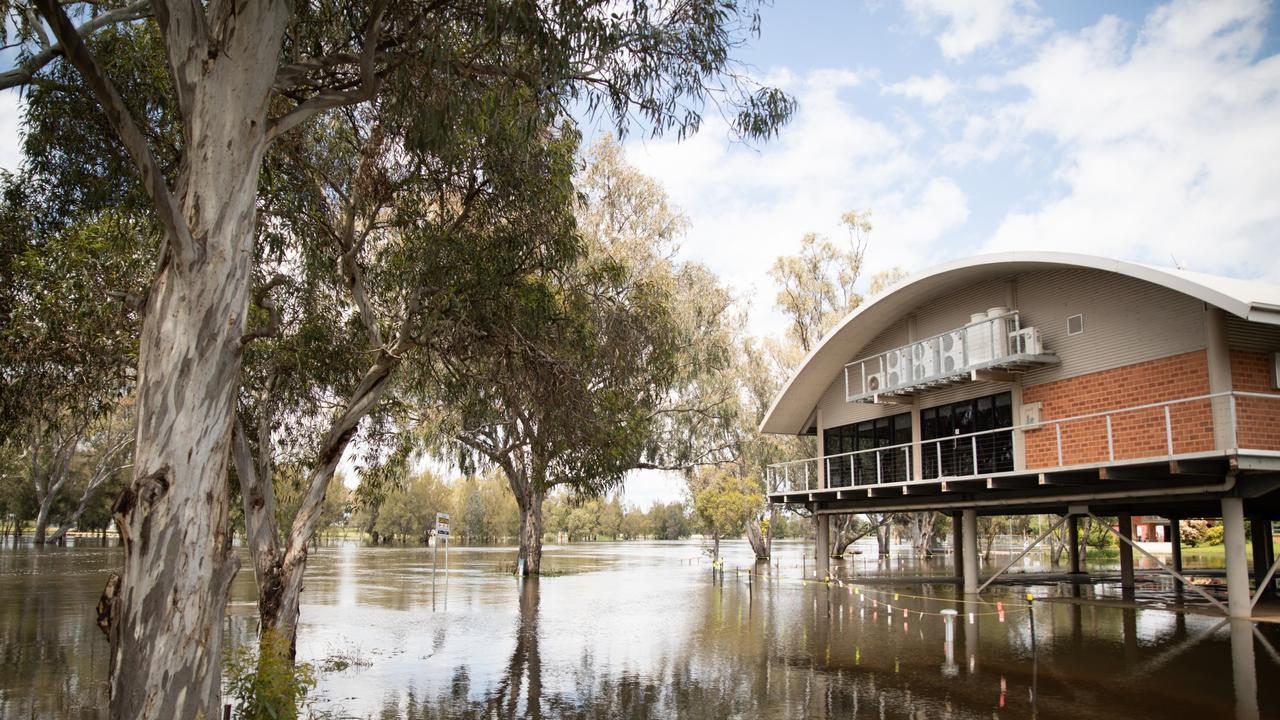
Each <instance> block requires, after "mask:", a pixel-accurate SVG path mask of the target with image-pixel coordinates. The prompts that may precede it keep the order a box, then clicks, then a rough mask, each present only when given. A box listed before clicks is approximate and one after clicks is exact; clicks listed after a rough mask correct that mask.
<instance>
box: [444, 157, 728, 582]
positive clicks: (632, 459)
mask: <svg viewBox="0 0 1280 720" xmlns="http://www.w3.org/2000/svg"><path fill="white" fill-rule="evenodd" d="M577 186H578V188H579V189H580V190H582V196H583V199H582V202H581V203H580V204H579V206H578V208H577V217H578V218H579V221H580V223H581V231H582V235H583V242H584V251H583V253H582V255H581V257H580V259H579V260H578V261H577V262H576V263H573V264H571V265H569V266H567V267H565V268H563V269H561V270H558V271H553V272H547V273H544V274H542V275H541V276H538V277H531V278H530V279H529V284H528V286H527V287H526V291H525V293H524V294H523V295H522V296H518V297H517V301H516V302H515V303H514V304H513V305H512V306H511V307H510V308H509V309H508V310H507V311H506V312H505V313H503V315H502V316H500V317H498V318H495V320H497V321H499V322H496V323H495V325H494V326H493V327H492V328H490V329H489V331H488V332H487V334H486V336H485V337H484V338H483V340H481V341H479V342H477V343H475V345H474V348H473V352H469V353H461V354H458V355H454V356H449V357H444V358H442V359H441V362H440V364H439V365H438V366H437V367H435V368H433V369H431V370H430V372H432V373H433V375H434V377H435V378H437V380H436V381H435V385H436V386H438V387H439V388H440V391H441V393H442V394H441V395H439V396H438V397H437V398H436V399H435V400H434V406H435V408H436V409H437V415H436V422H437V423H438V425H437V426H435V427H433V428H432V431H440V432H443V433H447V434H448V435H450V436H452V437H453V438H454V439H455V440H456V443H457V445H460V446H461V447H462V448H463V449H464V450H465V451H469V452H466V453H464V456H465V457H467V458H468V459H469V460H477V461H479V462H481V463H484V464H492V465H495V466H497V467H498V468H500V469H501V470H502V471H503V473H504V474H505V475H506V477H507V481H508V483H509V484H510V486H511V490H512V493H513V494H514V495H515V498H516V503H517V505H518V507H519V509H520V514H521V532H520V549H519V555H518V559H519V560H520V561H523V567H524V570H525V571H526V572H529V573H538V572H540V569H541V558H542V535H543V529H544V522H543V513H542V506H543V502H544V501H545V499H546V497H547V494H548V492H550V491H551V490H552V489H553V488H556V487H560V486H566V487H567V488H568V489H569V492H570V494H571V495H572V496H573V497H575V498H579V499H581V498H590V497H598V496H600V495H602V494H604V493H606V492H608V491H609V490H611V489H613V488H615V487H616V486H618V485H619V484H620V483H621V482H622V480H623V478H624V477H625V475H626V474H627V473H628V472H630V471H633V470H637V469H641V470H667V471H682V470H683V471H687V470H689V469H691V468H694V467H698V466H702V465H708V464H715V463H719V462H723V461H725V460H727V459H731V458H732V453H733V452H734V450H735V449H736V444H735V443H734V436H733V433H732V425H733V422H734V421H735V413H736V412H737V403H736V398H735V392H736V388H735V387H734V386H733V384H732V382H731V379H730V378H728V376H727V373H726V372H725V371H726V370H727V369H728V367H729V365H730V363H731V360H732V351H733V346H732V342H731V341H732V337H733V333H732V327H731V323H732V318H731V316H730V315H729V312H728V311H729V309H730V301H731V298H730V296H729V294H728V293H727V292H726V291H725V290H724V289H723V288H722V287H721V286H720V284H719V282H718V280H717V279H716V278H715V276H714V275H713V274H712V273H710V271H708V270H707V269H706V268H704V267H702V266H700V265H697V264H695V263H681V262H677V261H675V260H674V259H673V257H674V252H675V240H676V238H677V236H678V233H679V232H680V231H681V229H682V228H683V225H684V222H683V219H682V218H681V216H680V215H679V214H678V213H677V212H676V211H674V210H673V209H672V208H670V206H669V205H668V203H667V201H666V198H665V194H664V193H663V192H662V190H661V187H660V186H658V185H657V184H656V183H654V182H653V181H652V180H650V179H649V178H646V177H644V176H643V175H641V174H639V173H638V172H636V171H635V170H634V169H632V168H630V167H628V166H626V165H625V163H623V162H622V159H621V155H620V153H619V151H618V148H617V146H616V144H614V143H613V142H612V141H611V140H603V141H600V142H597V143H596V144H595V145H594V146H593V147H592V149H591V150H590V152H589V153H588V154H587V166H586V169H585V170H584V172H583V173H582V174H581V175H580V176H579V178H578V185H577Z"/></svg>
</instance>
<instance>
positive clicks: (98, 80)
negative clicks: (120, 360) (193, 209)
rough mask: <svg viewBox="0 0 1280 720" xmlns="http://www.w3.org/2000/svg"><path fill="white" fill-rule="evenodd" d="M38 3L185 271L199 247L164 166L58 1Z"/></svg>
mask: <svg viewBox="0 0 1280 720" xmlns="http://www.w3.org/2000/svg"><path fill="white" fill-rule="evenodd" d="M35 3H36V7H37V8H38V9H39V10H40V14H41V15H43V16H44V18H45V20H47V21H48V22H49V25H50V27H52V28H53V34H54V35H55V36H56V37H57V38H58V42H59V43H61V44H62V47H63V48H64V51H63V52H64V53H65V54H66V57H67V60H68V61H69V62H70V63H71V64H72V65H74V66H75V68H76V69H77V70H79V71H80V75H81V76H82V77H83V78H84V80H85V84H87V85H88V86H89V89H90V90H92V91H93V95H94V97H96V98H97V100H98V104H99V105H101V106H102V111H103V113H104V114H105V115H106V117H107V122H108V123H110V125H111V127H112V129H114V130H115V131H116V135H117V136H119V138H120V142H122V143H123V144H124V147H125V150H126V151H128V153H129V157H130V158H132V159H133V164H134V165H136V166H137V168H138V172H140V173H141V174H142V185H143V187H144V188H145V189H146V191H147V197H148V198H150V200H151V204H152V206H153V207H154V208H155V211H156V216H157V218H158V219H159V221H160V226H161V227H162V228H163V229H164V233H165V239H166V240H167V241H168V242H169V243H171V246H170V247H171V250H172V251H173V252H174V253H175V255H176V258H177V260H178V261H179V267H180V268H181V269H183V270H185V269H186V268H187V267H188V266H189V265H190V264H191V263H192V262H193V261H194V260H195V257H196V253H195V244H194V243H193V242H192V239H191V233H190V231H189V229H188V228H187V225H186V222H185V221H184V220H183V218H182V211H181V210H180V209H179V208H178V204H177V202H176V200H175V199H174V197H173V193H171V192H170V191H169V186H168V185H167V184H166V183H165V179H164V173H163V171H162V170H161V168H160V163H159V162H158V161H157V160H156V158H155V155H153V154H152V153H151V148H150V146H148V145H147V141H146V138H145V136H143V134H142V131H141V130H140V129H139V128H138V124H137V123H136V122H135V121H134V119H133V115H132V114H131V113H130V112H129V107H128V105H126V104H125V102H124V98H122V97H120V93H119V92H118V91H117V90H116V88H115V85H113V84H112V83H111V80H109V79H108V78H107V75H106V73H105V72H103V70H102V66H101V65H99V64H98V61H97V59H96V58H94V57H93V53H91V52H89V47H88V46H87V45H85V43H84V39H83V38H81V37H80V34H79V33H78V32H77V31H76V27H75V25H72V24H71V19H70V18H68V17H67V14H66V12H64V11H63V9H62V6H61V5H60V4H58V0H35Z"/></svg>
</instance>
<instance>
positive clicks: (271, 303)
mask: <svg viewBox="0 0 1280 720" xmlns="http://www.w3.org/2000/svg"><path fill="white" fill-rule="evenodd" d="M288 280H289V278H287V277H285V276H284V275H274V276H272V278H271V279H270V280H268V281H267V283H266V284H265V285H263V286H262V287H260V288H258V289H257V290H255V291H254V293H253V304H254V305H257V306H258V307H260V308H262V309H263V310H266V311H267V317H268V320H267V326H266V327H265V328H262V329H260V330H254V331H252V332H247V333H245V334H244V335H241V336H240V347H242V348H243V347H244V346H246V345H248V344H249V343H250V342H252V341H254V340H259V339H262V338H269V337H280V308H279V306H278V305H276V301H275V300H272V299H271V298H270V297H268V295H269V294H270V292H271V291H272V290H274V289H275V288H277V287H279V286H280V285H283V284H285V283H286V282H288Z"/></svg>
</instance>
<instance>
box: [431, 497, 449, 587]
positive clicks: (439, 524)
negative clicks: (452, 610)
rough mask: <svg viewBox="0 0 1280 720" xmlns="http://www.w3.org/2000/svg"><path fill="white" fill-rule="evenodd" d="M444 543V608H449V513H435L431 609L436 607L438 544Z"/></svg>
mask: <svg viewBox="0 0 1280 720" xmlns="http://www.w3.org/2000/svg"><path fill="white" fill-rule="evenodd" d="M442 542H443V543H444V606H445V609H446V610H447V609H448V608H449V513H442V512H438V513H436V545H435V552H434V553H433V555H432V558H431V608H432V609H433V610H434V609H435V606H436V566H437V565H438V564H439V560H440V543H442Z"/></svg>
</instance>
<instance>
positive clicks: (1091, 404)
mask: <svg viewBox="0 0 1280 720" xmlns="http://www.w3.org/2000/svg"><path fill="white" fill-rule="evenodd" d="M1277 353H1280V286H1275V285H1269V284H1263V283H1255V282H1247V281H1240V280H1234V279H1229V278H1221V277H1214V276H1207V275H1201V274H1197V273H1190V272H1185V271H1181V270H1173V269H1163V268H1155V267H1149V266H1145V265H1139V264H1134V263H1126V262H1120V261H1115V260H1108V259H1104V258H1097V257H1090V256H1082V255H1071V254H1062V253H1006V254H1000V255H989V256H982V257H977V258H971V259H967V260H963V261H959V262H955V263H950V264H947V265H944V266H941V267H938V268H934V269H932V270H929V271H926V272H924V273H922V274H920V275H918V276H916V277H913V278H908V279H907V280H904V281H903V282H902V283H900V284H898V285H897V286H895V287H893V288H891V289H890V290H889V291H888V292H886V293H885V294H883V295H882V296H881V297H879V298H876V299H874V300H873V301H871V302H868V303H866V304H864V305H863V306H862V307H860V308H859V309H858V310H857V311H856V312H854V313H852V314H851V315H850V316H849V317H847V318H845V319H844V320H843V321H842V322H841V323H840V324H839V325H838V326H837V327H836V328H835V329H833V330H832V331H831V332H830V333H828V335H827V336H826V337H825V338H824V339H823V341H822V343H821V344H820V345H819V346H818V347H817V348H815V349H814V350H813V352H811V353H810V354H809V356H808V357H806V358H805V360H804V361H803V362H802V364H801V365H800V367H798V368H797V369H796V371H795V373H794V374H793V376H792V378H791V379H790V381H789V382H788V384H787V385H786V386H785V387H784V388H783V390H782V391H781V392H780V393H779V395H778V397H777V399H776V400H775V402H774V405H773V407H772V408H771V409H770V412H769V413H768V415H767V416H766V418H765V420H764V422H763V424H762V426H761V430H762V431H763V432H768V433H782V434H797V435H806V434H807V435H813V436H815V437H816V439H817V441H818V447H819V448H820V453H821V454H820V456H819V457H815V458H807V459H798V460H796V461H793V462H789V463H781V464H779V465H776V466H773V467H771V468H770V469H769V478H768V480H769V486H770V493H769V497H770V500H771V501H773V502H779V503H791V504H804V505H807V506H809V507H811V508H812V509H813V510H814V511H815V512H816V513H817V514H818V516H819V517H820V518H824V517H829V515H831V514H836V513H842V512H886V511H900V510H901V511H909V510H926V509H932V510H946V511H950V512H955V513H956V515H957V519H958V520H959V521H960V522H958V523H957V525H958V526H961V527H964V526H965V525H966V524H967V522H966V514H967V515H968V516H976V514H977V513H990V514H1018V513H1042V512H1056V513H1059V514H1062V515H1063V516H1064V517H1065V518H1067V519H1066V522H1068V523H1069V524H1070V527H1071V528H1074V527H1075V518H1077V517H1078V516H1080V515H1081V514H1083V513H1086V512H1090V513H1098V514H1102V513H1105V514H1108V515H1111V516H1117V517H1120V518H1121V520H1122V522H1121V523H1120V525H1121V527H1120V530H1121V532H1122V533H1124V534H1126V536H1130V535H1131V533H1132V526H1131V521H1130V520H1129V518H1130V517H1131V516H1132V515H1149V516H1162V517H1165V518H1172V519H1173V520H1174V523H1175V524H1176V521H1177V519H1178V518H1187V517H1223V519H1224V523H1225V524H1226V526H1227V527H1228V534H1230V528H1233V527H1235V521H1234V519H1235V516H1237V515H1240V516H1241V517H1242V516H1243V514H1244V513H1248V514H1249V515H1250V516H1252V517H1254V518H1255V520H1256V521H1257V522H1255V523H1254V524H1255V525H1265V526H1266V527H1267V528H1268V529H1269V528H1270V523H1269V519H1270V518H1273V517H1275V516H1276V515H1277V510H1278V509H1280V502H1278V501H1280V493H1277V492H1276V490H1277V487H1278V486H1280V387H1278V385H1277V383H1278V377H1277V374H1278V373H1280V355H1278V354H1277ZM1242 522H1243V521H1241V527H1242ZM825 524H826V523H825V522H823V521H821V520H820V522H819V526H820V527H821V526H824V525H825ZM822 534H823V531H821V530H820V532H819V538H818V541H819V544H825V543H824V542H823V541H824V538H823V537H822ZM1240 534H1241V535H1242V532H1241V533H1240ZM1256 535H1258V533H1255V536H1256ZM1166 536H1167V535H1166ZM960 539H961V541H962V543H964V544H968V540H969V539H968V538H960ZM1239 540H1240V543H1243V537H1241V538H1239ZM1236 544H1237V543H1235V542H1234V541H1231V542H1230V545H1231V547H1229V548H1228V553H1230V552H1231V550H1232V549H1233V548H1234V547H1235V546H1236ZM1260 547H1261V546H1260ZM1242 548H1243V546H1242V545H1241V552H1243V549H1242ZM1267 548H1268V549H1269V548H1270V544H1269V543H1268V544H1267ZM819 554H822V553H819ZM1267 556H1268V552H1265V551H1264V552H1263V557H1262V558H1260V559H1257V563H1262V562H1265V561H1266V558H1267ZM1123 559H1124V558H1123V555H1122V561H1123ZM1229 560H1230V559H1229ZM1229 565H1230V567H1229V570H1228V575H1229V584H1230V576H1231V575H1232V574H1233V571H1235V574H1236V575H1238V574H1239V571H1241V570H1243V571H1244V573H1245V580H1244V581H1243V583H1242V582H1241V581H1240V580H1239V578H1238V577H1237V578H1236V585H1237V589H1239V587H1241V586H1243V587H1244V588H1245V589H1246V590H1247V585H1248V580H1247V577H1248V569H1247V567H1245V566H1244V565H1243V559H1242V558H1241V560H1240V562H1239V563H1229ZM1237 565H1239V567H1237ZM1262 567H1263V566H1261V565H1259V569H1258V570H1257V571H1255V575H1257V576H1258V580H1261V578H1262V576H1263V574H1264V573H1263V571H1262V570H1261V568H1262ZM1265 567H1268V568H1269V567H1270V564H1268V565H1266V566H1265ZM964 575H966V577H965V578H964V580H965V585H966V588H967V589H970V590H973V589H975V587H976V583H977V577H976V569H975V571H974V573H973V577H968V576H967V575H968V573H964ZM1131 575H1132V573H1131V572H1130V573H1129V575H1128V577H1129V578H1130V579H1129V582H1130V583H1131V582H1132V580H1131ZM1237 610H1239V608H1237Z"/></svg>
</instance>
